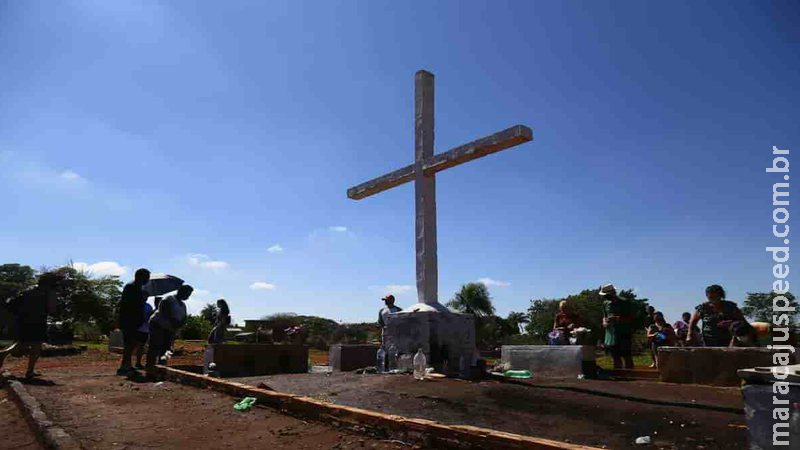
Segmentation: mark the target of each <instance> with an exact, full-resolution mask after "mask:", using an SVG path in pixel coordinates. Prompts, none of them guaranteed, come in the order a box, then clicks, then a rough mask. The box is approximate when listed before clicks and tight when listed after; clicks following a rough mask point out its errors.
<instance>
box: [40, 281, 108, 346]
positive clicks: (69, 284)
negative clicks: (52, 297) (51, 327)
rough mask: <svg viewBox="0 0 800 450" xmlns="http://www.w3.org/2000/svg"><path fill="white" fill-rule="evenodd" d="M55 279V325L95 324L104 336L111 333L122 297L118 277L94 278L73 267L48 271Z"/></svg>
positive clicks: (52, 316) (53, 315)
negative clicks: (58, 323) (56, 280)
mask: <svg viewBox="0 0 800 450" xmlns="http://www.w3.org/2000/svg"><path fill="white" fill-rule="evenodd" d="M44 274H51V275H54V276H55V277H56V278H57V279H58V282H57V283H56V312H55V314H52V315H51V318H52V319H53V320H54V321H57V322H62V323H64V324H65V325H66V326H67V327H70V326H72V325H74V324H75V323H78V322H80V323H84V324H94V325H96V326H97V327H98V328H99V329H100V331H101V332H102V333H108V332H110V331H111V330H112V329H113V328H114V326H115V325H116V313H115V312H116V306H117V303H118V301H119V298H120V295H121V288H122V282H121V281H120V280H119V278H118V277H114V276H103V277H98V278H91V277H90V276H89V275H88V274H86V273H85V272H82V271H79V270H77V269H75V268H73V267H71V266H65V267H59V268H56V269H51V270H45V271H43V272H42V273H41V274H40V275H39V276H42V275H44Z"/></svg>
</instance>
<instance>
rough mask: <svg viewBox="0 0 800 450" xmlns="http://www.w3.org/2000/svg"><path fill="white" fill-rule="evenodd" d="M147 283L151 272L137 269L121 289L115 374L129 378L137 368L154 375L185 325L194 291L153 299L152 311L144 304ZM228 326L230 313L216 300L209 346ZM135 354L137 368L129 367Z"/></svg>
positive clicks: (221, 339)
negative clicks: (119, 342)
mask: <svg viewBox="0 0 800 450" xmlns="http://www.w3.org/2000/svg"><path fill="white" fill-rule="evenodd" d="M149 281H150V271H149V270H147V269H139V270H137V271H136V273H135V274H134V279H133V281H131V282H130V283H128V284H126V285H125V287H124V288H123V289H122V298H121V299H120V304H119V327H120V331H121V332H122V340H123V351H122V361H121V362H120V367H119V369H117V375H124V376H130V375H132V374H135V373H136V370H137V369H145V372H146V373H147V375H148V376H153V375H154V374H153V370H154V368H155V365H156V362H157V360H161V361H165V359H166V355H167V354H168V352H170V351H171V349H172V344H173V342H174V341H175V335H176V333H177V331H178V330H179V329H180V328H181V327H182V326H183V325H185V324H186V320H187V318H188V314H187V311H186V303H185V302H186V300H188V299H189V297H190V296H191V295H192V292H193V291H194V288H192V287H191V286H190V285H188V284H183V285H181V286H179V287H178V290H177V291H176V293H175V294H174V295H170V296H168V297H166V298H163V299H162V298H161V297H155V300H154V303H155V308H153V307H151V306H150V304H149V303H147V297H148V293H147V292H146V291H145V289H144V286H145V284H147V283H148V282H149ZM230 324H231V313H230V308H229V307H228V303H227V302H226V301H225V300H224V299H219V300H217V317H216V321H215V323H214V327H213V328H212V329H211V333H210V334H209V336H208V342H209V343H210V344H221V343H223V342H224V341H225V331H226V330H227V328H228V326H229V325H230ZM145 345H147V347H148V348H147V359H146V363H145V366H144V367H143V366H142V365H141V360H142V354H143V349H144V347H145ZM134 352H136V353H137V364H136V366H132V365H131V359H132V356H133V353H134Z"/></svg>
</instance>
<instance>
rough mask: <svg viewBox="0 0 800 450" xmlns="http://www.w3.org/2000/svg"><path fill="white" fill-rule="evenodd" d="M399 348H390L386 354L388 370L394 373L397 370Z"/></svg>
mask: <svg viewBox="0 0 800 450" xmlns="http://www.w3.org/2000/svg"><path fill="white" fill-rule="evenodd" d="M397 358H398V354H397V347H395V346H394V344H392V345H390V346H389V350H388V351H387V352H386V370H388V371H390V372H391V371H392V370H396V369H397Z"/></svg>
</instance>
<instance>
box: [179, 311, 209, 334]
mask: <svg viewBox="0 0 800 450" xmlns="http://www.w3.org/2000/svg"><path fill="white" fill-rule="evenodd" d="M211 328H213V326H212V325H211V324H210V323H209V322H208V321H207V320H205V319H203V318H202V317H201V316H193V315H191V314H190V315H189V317H188V318H187V319H186V325H184V326H183V327H182V328H181V329H180V330H178V333H177V336H176V337H177V339H186V340H205V339H208V334H209V333H211Z"/></svg>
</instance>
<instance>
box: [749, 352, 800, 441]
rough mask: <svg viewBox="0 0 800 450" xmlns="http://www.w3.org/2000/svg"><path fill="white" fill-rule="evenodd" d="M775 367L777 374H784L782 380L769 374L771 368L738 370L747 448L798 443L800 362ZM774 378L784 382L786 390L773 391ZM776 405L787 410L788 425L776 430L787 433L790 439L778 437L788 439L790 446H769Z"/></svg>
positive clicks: (774, 422)
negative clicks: (777, 402)
mask: <svg viewBox="0 0 800 450" xmlns="http://www.w3.org/2000/svg"><path fill="white" fill-rule="evenodd" d="M776 370H777V371H778V372H777V373H778V374H780V376H781V377H783V376H784V375H785V376H786V379H782V380H779V379H777V378H776V377H775V376H774V375H773V370H772V367H755V368H752V369H742V370H739V372H738V373H739V377H740V378H741V379H742V381H743V386H742V396H743V397H744V416H745V418H746V419H747V432H748V433H749V434H750V448H751V449H754V450H762V449H772V448H796V446H797V442H800V441H798V440H797V439H800V364H796V365H793V366H779V367H778V368H777V369H776ZM777 381H780V382H782V383H786V384H787V385H788V393H785V394H784V393H776V392H774V391H773V383H775V382H777ZM774 397H779V398H780V400H781V401H786V402H787V403H786V404H785V405H784V406H779V405H776V404H775V400H774ZM776 407H783V408H788V409H789V414H790V416H789V421H788V422H789V427H785V426H784V427H782V428H781V429H780V430H779V431H780V432H781V433H783V432H785V433H789V434H790V436H791V437H790V438H788V437H784V438H783V439H780V440H781V441H789V439H791V441H790V442H791V444H792V446H776V445H773V432H774V430H773V427H774V426H775V424H776V423H778V421H777V420H775V418H774V417H773V411H774V410H775V408H776ZM783 423H786V422H783Z"/></svg>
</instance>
